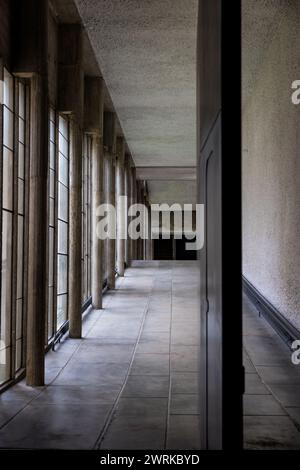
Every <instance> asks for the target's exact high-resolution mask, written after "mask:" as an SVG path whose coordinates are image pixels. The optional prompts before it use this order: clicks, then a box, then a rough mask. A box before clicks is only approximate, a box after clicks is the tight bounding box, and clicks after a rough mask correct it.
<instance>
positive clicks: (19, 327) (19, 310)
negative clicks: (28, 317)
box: [16, 299, 23, 340]
mask: <svg viewBox="0 0 300 470" xmlns="http://www.w3.org/2000/svg"><path fill="white" fill-rule="evenodd" d="M22 336H23V299H19V300H17V303H16V339H17V340H18V339H21V338H22Z"/></svg>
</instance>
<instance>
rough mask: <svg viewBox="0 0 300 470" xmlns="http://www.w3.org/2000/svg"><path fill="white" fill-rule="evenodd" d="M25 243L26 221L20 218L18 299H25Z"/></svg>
mask: <svg viewBox="0 0 300 470" xmlns="http://www.w3.org/2000/svg"><path fill="white" fill-rule="evenodd" d="M23 243H24V219H23V217H22V216H20V215H19V216H18V247H17V249H18V256H17V299H21V298H22V297H23Z"/></svg>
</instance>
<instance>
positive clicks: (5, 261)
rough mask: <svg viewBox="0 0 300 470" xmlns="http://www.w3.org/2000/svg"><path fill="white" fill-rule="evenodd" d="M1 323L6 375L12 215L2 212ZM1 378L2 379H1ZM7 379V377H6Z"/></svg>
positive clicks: (0, 345) (8, 341)
mask: <svg viewBox="0 0 300 470" xmlns="http://www.w3.org/2000/svg"><path fill="white" fill-rule="evenodd" d="M1 271H2V272H1V323H0V343H1V344H0V348H1V349H2V351H3V352H2V356H3V357H2V359H3V360H5V361H6V363H4V364H2V365H1V368H2V366H4V367H3V371H2V372H1V374H4V375H5V373H6V371H7V370H6V366H7V360H8V358H7V354H8V353H9V352H10V350H8V349H7V348H8V347H10V345H11V300H12V299H11V276H12V214H10V213H9V212H6V211H2V268H1ZM2 378H3V377H2ZM7 378H9V377H7Z"/></svg>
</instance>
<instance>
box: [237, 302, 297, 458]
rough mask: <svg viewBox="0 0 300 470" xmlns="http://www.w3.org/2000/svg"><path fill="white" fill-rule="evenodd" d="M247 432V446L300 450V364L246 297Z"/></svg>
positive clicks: (245, 421) (245, 429)
mask: <svg viewBox="0 0 300 470" xmlns="http://www.w3.org/2000/svg"><path fill="white" fill-rule="evenodd" d="M243 305H244V308H243V311H244V365H245V369H246V394H245V397H244V433H245V438H244V440H245V447H246V448H247V449H266V450H267V449H278V450H280V449H283V450H284V449H293V450H295V449H298V450H299V449H300V366H294V365H293V364H292V362H291V351H290V350H289V348H288V347H287V346H286V345H285V344H284V343H283V341H282V340H281V339H280V338H279V337H278V336H277V334H276V333H275V331H274V330H273V329H272V328H271V326H270V325H269V324H268V323H267V322H266V321H265V320H264V318H263V317H260V316H259V314H258V311H257V309H256V308H255V307H254V306H253V304H252V303H251V302H250V301H249V299H248V298H247V297H246V296H245V297H244V302H243Z"/></svg>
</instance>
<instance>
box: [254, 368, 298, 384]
mask: <svg viewBox="0 0 300 470" xmlns="http://www.w3.org/2000/svg"><path fill="white" fill-rule="evenodd" d="M257 372H258V373H259V375H260V376H261V377H262V379H263V381H264V382H265V383H266V384H268V385H271V384H289V385H300V369H299V368H298V366H290V365H284V366H269V367H263V366H257Z"/></svg>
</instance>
